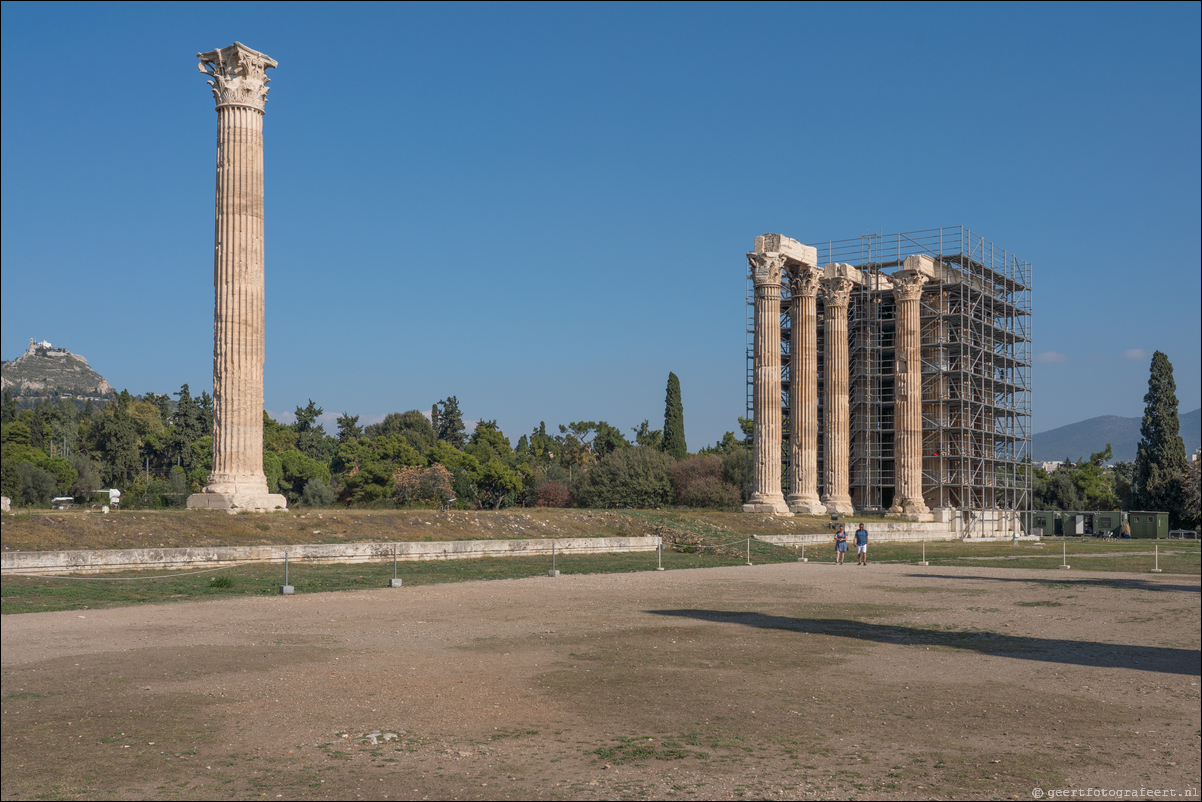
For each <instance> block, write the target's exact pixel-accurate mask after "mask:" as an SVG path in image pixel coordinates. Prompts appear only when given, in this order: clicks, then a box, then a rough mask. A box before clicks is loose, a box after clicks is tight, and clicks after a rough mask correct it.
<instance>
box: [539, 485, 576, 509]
mask: <svg viewBox="0 0 1202 802" xmlns="http://www.w3.org/2000/svg"><path fill="white" fill-rule="evenodd" d="M534 498H535V501H534V506H536V507H568V506H570V505H571V503H572V492H571V491H570V490H568V486H567V485H566V484H564V483H563V482H557V481H554V480H551V481H547V482H543V483H542V484H540V485H538V486H537V487H535V489H534Z"/></svg>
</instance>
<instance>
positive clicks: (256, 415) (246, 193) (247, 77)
mask: <svg viewBox="0 0 1202 802" xmlns="http://www.w3.org/2000/svg"><path fill="white" fill-rule="evenodd" d="M197 58H199V59H200V65H199V66H200V70H201V72H204V73H205V74H206V75H209V76H210V77H212V79H213V80H211V81H209V85H210V86H211V87H212V89H213V97H214V98H215V99H216V101H217V202H216V226H215V235H214V247H213V286H214V295H215V302H214V313H213V472H212V474H210V475H209V481H208V484H207V485H206V486H205V489H204V492H202V493H197V494H195V495H192V496H190V497H189V498H188V507H189V508H190V509H220V510H227V511H229V512H236V511H239V510H255V511H263V510H273V509H283V508H284V507H285V506H287V502H286V500H285V499H284V497H283V496H281V495H278V494H274V493H269V492H268V489H267V477H266V476H265V475H264V473H263V359H264V343H263V329H264V325H263V291H264V283H263V107H264V104H265V103H266V102H267V81H268V78H267V76H266V70H267V69H269V68H272V67H275V66H276V62H275V61H274V60H272V59H271V58H269V57H267V56H265V55H263V54H262V53H259V52H257V51H254V50H251V49H250V48H248V47H246V46H245V45H242V44H240V43H238V42H235V43H234V44H232V45H230V46H229V47H226V48H222V49H221V50H213V51H210V52H208V53H198V54H197Z"/></svg>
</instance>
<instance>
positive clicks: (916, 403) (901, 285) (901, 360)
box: [885, 256, 935, 521]
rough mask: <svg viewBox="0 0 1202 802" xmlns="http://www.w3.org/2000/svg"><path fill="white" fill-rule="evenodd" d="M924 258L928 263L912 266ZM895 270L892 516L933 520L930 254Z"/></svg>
mask: <svg viewBox="0 0 1202 802" xmlns="http://www.w3.org/2000/svg"><path fill="white" fill-rule="evenodd" d="M922 259H925V260H926V263H927V264H913V263H915V262H920V260H922ZM905 268H906V269H903V270H899V271H897V272H896V273H894V274H893V299H894V302H895V303H896V305H897V344H896V346H895V351H894V353H895V361H894V373H893V431H894V436H893V443H894V463H893V464H894V492H893V506H891V507H890V508H889V511H888V512H886V513H885V517H887V518H900V519H903V520H907V521H933V520H935V516H934V515H932V514H931V511H930V509H928V508H927V505H926V502H925V501H924V500H923V497H922V320H921V317H920V311H919V300H920V299H921V298H922V285H923V284H925V283H926V281H927V278H928V277H929V276H930V275H931V273H932V272H933V271H932V268H933V264H932V263H931V259H930V258H929V257H916V256H911V257H908V258H907V259H906V264H905ZM922 268H926V269H922Z"/></svg>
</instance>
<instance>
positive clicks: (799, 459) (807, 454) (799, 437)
mask: <svg viewBox="0 0 1202 802" xmlns="http://www.w3.org/2000/svg"><path fill="white" fill-rule="evenodd" d="M792 273H793V278H792V282H791V284H790V290H791V292H792V295H793V302H792V306H791V308H790V313H791V316H792V321H791V325H790V330H791V331H792V342H791V343H790V346H789V416H790V421H789V465H790V471H789V495H788V496H787V497H786V498H785V501H786V502H787V503H788V505H789V509H790V510H792V511H793V512H799V513H806V514H810V515H821V514H822V513H825V512H826V505H825V504H823V503H822V501H821V499H819V498H818V313H817V310H816V307H817V298H818V285H819V282H820V281H821V279H822V270H820V269H819V268H818V266H817V265H806V264H802V265H799V266H797V267H795V268H793V270H792Z"/></svg>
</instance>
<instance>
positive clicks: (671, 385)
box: [663, 373, 689, 459]
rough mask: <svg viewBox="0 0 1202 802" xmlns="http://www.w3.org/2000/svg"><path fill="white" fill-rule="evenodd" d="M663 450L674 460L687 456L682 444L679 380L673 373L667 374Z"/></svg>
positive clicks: (683, 443) (682, 427) (681, 410)
mask: <svg viewBox="0 0 1202 802" xmlns="http://www.w3.org/2000/svg"><path fill="white" fill-rule="evenodd" d="M663 450H664V452H665V453H667V454H670V455H672V457H673V458H674V459H684V458H685V457H687V456H688V455H689V447H688V446H687V445H685V442H684V404H683V403H681V400H680V379H678V378H676V374H675V373H668V392H667V398H666V399H665V400H664V444H663Z"/></svg>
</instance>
